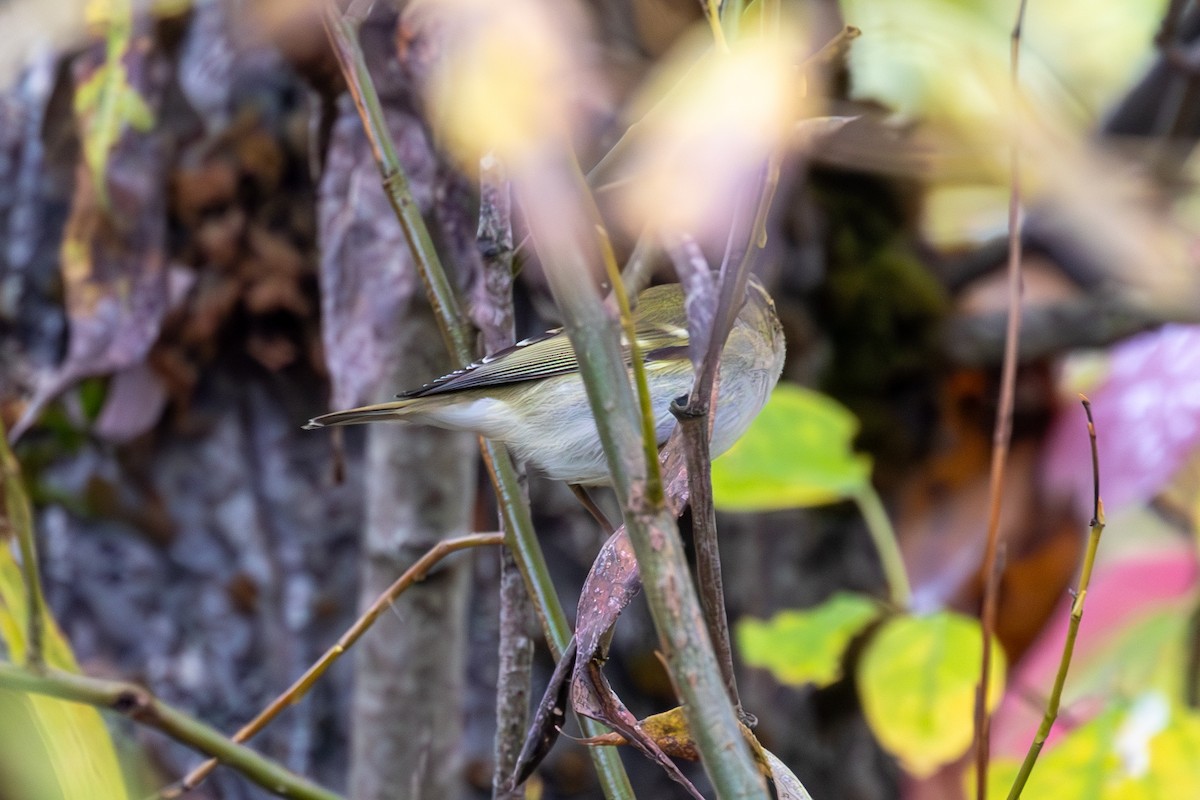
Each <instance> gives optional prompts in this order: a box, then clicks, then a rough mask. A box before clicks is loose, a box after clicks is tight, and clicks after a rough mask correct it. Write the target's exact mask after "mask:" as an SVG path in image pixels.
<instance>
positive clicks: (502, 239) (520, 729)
mask: <svg viewBox="0 0 1200 800" xmlns="http://www.w3.org/2000/svg"><path fill="white" fill-rule="evenodd" d="M475 241H476V244H477V246H478V248H479V255H480V259H481V265H480V266H481V273H482V274H481V275H480V281H479V291H478V293H477V294H476V296H475V302H474V306H475V308H474V311H473V314H472V316H473V318H474V319H475V323H476V325H478V326H479V330H480V332H481V333H482V335H483V344H484V349H485V350H486V351H487V352H489V353H495V352H498V351H500V350H502V349H504V348H505V347H507V346H509V345H511V344H512V343H513V342H514V341H515V339H516V336H515V327H514V325H513V303H512V284H513V268H512V267H513V233H512V197H511V188H510V186H509V183H508V174H507V172H506V170H505V168H504V164H503V163H502V162H501V161H500V160H499V159H498V158H497V157H496V156H495V155H494V154H490V153H489V154H488V155H485V156H484V157H483V158H481V159H480V161H479V227H478V228H477V230H476V233H475ZM518 472H519V473H520V474H519V475H518V481H519V482H520V484H521V487H520V488H521V494H522V502H525V503H528V502H529V492H528V488H527V486H526V483H525V480H524V478H525V476H524V474H523V470H521V469H520V467H518ZM536 621H537V619H536V615H535V613H534V610H533V603H532V601H531V600H530V599H529V592H528V591H526V589H525V582H524V580H523V579H522V578H521V572H520V570H519V569H518V568H517V564H516V561H515V560H514V559H513V555H512V551H511V550H509V549H508V548H504V549H503V551H502V552H501V554H500V620H499V635H498V643H497V649H498V652H499V656H498V659H497V663H498V670H497V677H496V736H495V740H494V743H493V748H492V761H493V765H492V797H493V798H494V800H504V799H505V798H511V800H517V795H516V793H514V792H507V791H505V789H504V782H505V781H506V780H507V778H508V776H509V775H511V774H512V772H513V768H514V766H515V765H516V763H517V756H518V755H519V754H520V752H521V744H522V742H523V740H524V736H525V729H526V727H527V726H528V725H529V696H530V693H531V692H532V682H533V640H532V639H530V638H529V631H530V629H531V628H532V627H533V625H534V624H535V623H536Z"/></svg>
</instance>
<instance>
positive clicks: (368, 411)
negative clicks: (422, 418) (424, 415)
mask: <svg viewBox="0 0 1200 800" xmlns="http://www.w3.org/2000/svg"><path fill="white" fill-rule="evenodd" d="M413 405H414V402H413V401H412V400H393V401H392V402H390V403H379V404H378V405H374V406H362V407H360V408H351V409H347V410H346V411H334V412H332V413H329V414H322V415H321V416H319V417H314V418H313V419H310V420H309V421H308V424H307V425H305V426H304V430H306V431H311V430H313V429H315V428H325V427H328V426H330V425H359V424H362V423H364V422H383V421H386V420H389V419H403V418H404V417H405V416H407V415H406V414H405V413H404V412H405V410H406V409H409V408H411V407H412V406H413Z"/></svg>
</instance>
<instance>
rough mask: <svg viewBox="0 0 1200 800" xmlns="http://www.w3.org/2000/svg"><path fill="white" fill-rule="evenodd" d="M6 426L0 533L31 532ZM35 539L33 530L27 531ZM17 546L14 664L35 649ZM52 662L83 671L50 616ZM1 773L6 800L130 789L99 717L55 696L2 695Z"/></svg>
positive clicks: (9, 645) (1, 448) (3, 545)
mask: <svg viewBox="0 0 1200 800" xmlns="http://www.w3.org/2000/svg"><path fill="white" fill-rule="evenodd" d="M2 427H3V426H0V475H2V478H3V482H4V486H3V497H4V504H3V506H2V507H0V510H2V511H3V512H4V518H3V522H2V523H0V534H3V533H4V532H5V531H6V530H7V531H10V536H11V532H13V531H17V530H19V529H26V530H27V529H28V526H30V525H31V524H32V515H31V514H30V510H29V499H28V496H27V495H26V493H25V488H24V486H23V484H22V481H21V475H20V471H19V469H18V467H17V463H16V459H15V458H14V457H13V454H12V451H11V450H9V448H8V440H7V437H6V436H5V434H4V431H3V430H2ZM28 532H29V533H32V531H28ZM10 545H11V543H10V542H9V541H8V540H7V537H5V536H4V535H0V640H2V641H0V643H2V644H3V652H4V653H5V655H6V657H7V658H8V659H11V660H12V661H13V662H14V663H22V662H24V660H25V658H26V655H27V653H26V651H27V649H28V638H29V637H28V631H27V630H26V625H27V623H28V613H29V612H28V608H29V606H28V601H27V600H26V594H25V584H24V576H23V574H22V572H21V568H20V565H19V564H18V563H17V561H16V559H15V558H14V556H13V553H12V549H11V546H10ZM42 624H43V631H44V636H45V643H44V647H45V658H46V663H47V664H48V665H49V666H51V667H55V668H57V669H62V670H69V671H72V672H78V671H79V665H78V664H77V663H76V661H75V656H74V654H73V653H72V652H71V647H70V645H69V644H68V643H67V640H66V637H64V636H63V634H62V631H61V630H60V629H59V627H58V625H57V624H56V623H55V621H54V619H53V618H52V617H51V616H50V614H49V613H48V612H47V613H46V614H45V615H44V618H43V621H42ZM0 775H3V776H4V786H3V789H0V794H3V796H4V797H14V798H16V797H28V798H36V800H126V799H127V798H129V796H130V792H129V789H128V787H127V785H126V783H125V779H124V777H123V775H122V773H121V765H120V762H119V761H118V759H117V753H116V748H115V747H114V745H113V741H112V738H111V736H110V734H109V731H108V728H107V727H105V725H104V720H103V719H101V717H100V714H99V712H97V711H96V709H94V708H91V707H90V706H85V705H80V704H78V703H67V702H65V701H62V700H57V699H55V698H52V697H44V696H40V695H29V694H23V693H20V692H13V691H7V690H0Z"/></svg>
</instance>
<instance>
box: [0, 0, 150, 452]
mask: <svg viewBox="0 0 1200 800" xmlns="http://www.w3.org/2000/svg"><path fill="white" fill-rule="evenodd" d="M150 25H151V20H150V19H149V17H148V16H147V15H146V14H138V15H136V16H135V17H134V18H133V19H132V21H131V22H130V29H129V31H128V32H127V34H122V35H129V36H133V37H134V38H137V37H138V36H148V35H149V32H150ZM112 35H113V36H115V35H116V34H112ZM111 47H112V44H111V37H110V43H109V44H108V45H98V46H94V47H92V48H91V49H90V50H88V51H87V52H85V53H84V54H83V55H81V56H80V57H79V58H78V59H77V60H76V62H75V64H74V68H75V76H76V87H77V92H78V94H77V96H76V101H77V107H78V108H81V109H82V110H81V112H80V119H79V123H80V126H81V128H82V134H83V136H84V139H85V161H86V162H87V163H86V164H85V165H83V166H81V167H80V169H79V172H78V180H77V181H76V188H75V196H74V198H73V200H72V205H71V215H70V218H69V219H68V221H67V226H66V231H65V235H64V241H63V245H62V250H61V258H62V275H63V286H64V294H65V295H66V309H67V316H68V319H69V322H70V340H69V344H68V346H67V355H66V358H65V359H64V360H63V362H62V364H60V365H59V367H58V368H57V369H56V370H54V371H52V372H50V373H49V374H46V375H43V376H42V378H41V379H40V380H39V382H38V387H37V390H36V391H35V393H34V397H33V399H32V400H31V401H30V403H29V405H28V407H27V408H26V410H25V413H24V415H23V416H22V418H21V420H20V421H19V422H18V423H17V424H16V425H15V426H14V427H13V431H12V435H13V437H14V438H15V437H17V436H19V435H20V434H21V433H22V432H23V430H24V429H25V428H27V427H28V426H29V425H30V424H31V423H32V422H33V420H34V419H35V418H36V416H37V414H38V413H39V412H40V411H41V409H42V408H43V407H44V406H45V404H46V403H48V402H49V401H50V400H52V399H53V398H54V397H56V396H57V395H58V394H59V393H60V392H61V391H63V389H65V388H67V387H68V386H70V385H71V384H72V383H74V382H75V381H76V380H78V379H79V378H82V377H86V376H88V375H100V374H105V373H108V372H113V371H116V370H120V369H123V368H125V367H128V366H130V365H132V364H135V363H137V362H139V361H141V360H142V359H143V358H144V357H145V355H146V353H147V351H148V350H149V349H150V346H151V344H153V343H154V340H155V339H156V338H157V337H158V333H159V329H160V326H161V324H162V320H163V316H164V315H165V314H166V312H167V310H168V307H169V301H170V294H169V285H168V278H167V271H166V269H165V256H164V249H165V247H166V223H167V220H166V215H165V213H164V209H165V208H166V190H165V182H164V180H163V176H164V175H165V174H166V168H165V165H166V161H167V148H168V139H167V137H164V136H151V135H148V134H146V133H144V131H145V129H146V128H147V127H148V126H147V125H144V124H142V123H146V122H147V121H148V117H147V115H153V113H154V111H155V110H156V109H157V108H158V106H159V105H160V104H161V100H162V95H163V89H164V81H165V75H166V69H165V67H166V65H165V63H164V61H163V59H164V56H163V55H162V54H161V53H159V52H157V51H155V50H152V49H148V48H132V49H130V50H129V51H128V52H127V53H125V54H124V56H123V57H122V58H121V59H120V63H119V65H116V62H115V61H113V57H112V52H111ZM118 66H119V72H120V74H119V75H115V76H114V73H113V72H112V71H113V70H114V69H117V67H118ZM118 84H119V85H118ZM134 87H136V89H135V88H134ZM130 91H134V92H135V94H136V96H137V97H138V100H137V101H133V100H130V99H129V96H128V92H130ZM143 103H144V104H145V106H146V107H145V109H144V111H145V113H143V109H142V108H141V107H140V106H139V104H143ZM130 122H137V123H138V124H137V125H132V124H126V123H130Z"/></svg>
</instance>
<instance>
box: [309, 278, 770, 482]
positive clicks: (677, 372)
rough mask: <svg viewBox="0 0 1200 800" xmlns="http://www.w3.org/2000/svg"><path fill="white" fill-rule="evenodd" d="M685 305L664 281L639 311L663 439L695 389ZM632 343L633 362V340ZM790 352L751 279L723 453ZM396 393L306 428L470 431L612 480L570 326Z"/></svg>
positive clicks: (724, 370)
mask: <svg viewBox="0 0 1200 800" xmlns="http://www.w3.org/2000/svg"><path fill="white" fill-rule="evenodd" d="M683 302H684V294H683V289H682V288H681V287H680V286H679V284H669V285H666V286H656V287H653V288H650V289H647V290H645V291H644V292H642V293H641V294H640V295H639V296H638V302H637V307H636V308H635V310H634V314H633V316H634V323H635V331H636V336H637V338H638V343H639V344H640V345H641V352H642V356H643V359H644V362H645V365H646V379H647V383H648V385H649V387H650V394H651V396H652V398H653V402H652V405H653V408H654V419H655V430H656V433H657V436H658V444H659V445H661V444H663V443H664V442H665V441H666V440H667V437H668V436H669V435H670V433H671V429H672V427H674V424H675V419H674V417H673V416H672V415H671V412H670V405H671V401H672V400H674V399H675V398H677V397H681V396H684V395H686V394H688V393H689V392H690V391H691V389H692V381H693V370H692V363H691V361H690V359H689V357H688V331H687V316H686V313H685V311H684V305H683ZM624 350H625V357H626V358H627V359H628V357H629V348H628V346H626V347H625V348H624ZM783 355H784V340H783V328H782V327H781V326H780V324H779V317H778V316H776V314H775V304H774V302H773V301H772V300H771V296H770V295H769V294H767V291H766V289H764V288H763V286H762V284H760V283H759V282H758V281H756V280H754V279H753V278H752V279H751V280H750V281H749V282H748V285H747V288H746V299H745V302H744V304H743V305H742V308H741V310H740V311H739V312H738V316H737V319H736V321H735V322H734V325H733V329H732V330H731V331H730V332H729V339H728V340H727V341H726V343H725V349H724V351H723V352H722V354H721V373H720V389H719V393H718V397H717V413H716V420H715V421H714V423H713V435H712V445H711V450H712V455H713V457H714V458H715V457H716V456H718V455H720V454H721V453H723V452H725V451H726V450H728V449H729V447H730V446H731V445H732V444H733V443H734V442H735V441H736V440H737V439H738V437H740V436H741V435H742V434H743V433H745V431H746V428H748V427H749V426H750V422H751V421H752V420H753V419H754V417H755V416H757V415H758V412H759V411H760V410H762V407H763V405H764V404H765V403H766V402H767V396H768V395H769V394H770V393H771V390H772V389H773V388H774V387H775V383H776V382H777V381H778V380H779V373H780V372H781V371H782V370H783ZM397 397H398V398H399V399H397V400H395V401H393V402H390V403H380V404H378V405H372V406H363V407H362V408H352V409H349V410H347V411H335V412H333V413H331V414H324V415H322V416H319V417H317V418H315V419H313V420H310V421H309V423H308V424H307V425H305V428H307V429H312V428H321V427H324V426H326V425H353V424H357V423H363V422H380V421H386V420H403V421H406V422H416V423H420V424H424V425H433V426H436V427H439V428H448V429H451V430H462V431H471V432H473V433H478V434H481V435H483V436H486V437H488V438H489V439H493V440H495V441H498V442H503V443H504V444H505V445H507V446H508V447H509V448H510V450H511V451H512V452H513V454H514V455H515V456H516V457H517V458H518V459H522V460H524V461H526V462H528V463H529V464H532V465H533V466H534V467H536V468H537V469H539V470H540V471H541V472H543V473H545V474H546V475H547V476H549V477H550V478H553V479H555V480H561V481H566V482H567V483H573V484H578V485H581V486H596V485H602V484H607V483H609V480H610V479H609V475H608V469H607V466H606V462H605V459H604V450H603V448H602V447H601V444H600V437H599V434H598V433H597V432H596V424H595V422H594V421H593V419H592V411H591V407H590V406H589V405H588V399H587V393H586V391H585V390H584V386H583V380H582V379H581V378H580V376H579V365H578V362H577V361H576V359H575V351H574V349H573V348H572V347H571V342H570V340H569V339H568V338H567V335H566V334H565V333H564V332H563V331H562V329H561V328H559V329H556V330H552V331H548V332H547V333H545V334H542V335H541V336H537V337H534V338H532V339H526V340H525V341H522V342H518V343H517V344H515V345H513V346H512V347H509V348H507V349H505V350H501V351H500V352H498V353H495V354H493V355H490V356H488V357H487V358H484V359H483V360H482V361H479V362H477V363H475V364H472V365H471V366H469V367H466V368H464V369H461V370H458V371H457V372H452V373H450V374H449V375H446V376H444V377H441V378H438V379H437V380H435V381H433V382H432V383H429V384H426V385H425V386H422V387H421V388H419V389H414V390H413V391H409V392H405V393H403V394H400V395H397Z"/></svg>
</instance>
